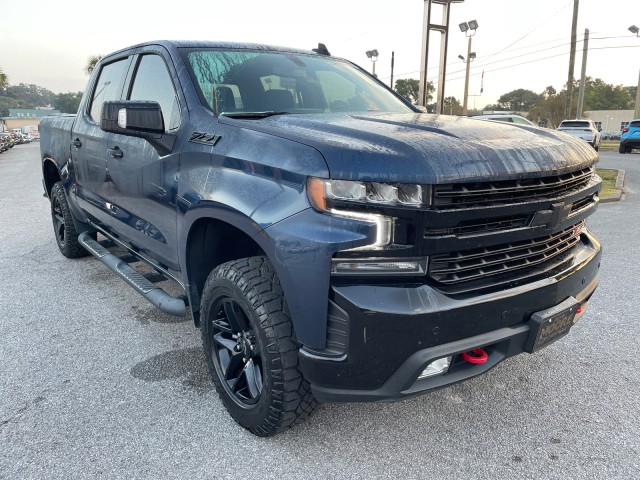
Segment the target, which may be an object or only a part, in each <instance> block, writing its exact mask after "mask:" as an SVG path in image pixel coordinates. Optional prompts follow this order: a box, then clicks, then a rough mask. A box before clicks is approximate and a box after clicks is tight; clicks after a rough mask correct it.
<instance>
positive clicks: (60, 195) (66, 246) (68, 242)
mask: <svg viewBox="0 0 640 480" xmlns="http://www.w3.org/2000/svg"><path fill="white" fill-rule="evenodd" d="M71 215H72V213H71V210H70V209H69V204H68V203H67V196H66V195H65V193H64V187H63V186H62V182H57V183H56V184H54V185H53V188H52V189H51V220H52V222H53V233H54V235H55V237H56V243H57V244H58V248H59V249H60V252H61V253H62V254H63V255H64V256H65V257H67V258H78V257H85V256H87V255H88V254H89V252H87V251H86V250H85V249H84V247H83V246H82V245H81V244H80V243H79V242H78V232H77V231H76V226H75V224H74V223H73V217H72V216H71Z"/></svg>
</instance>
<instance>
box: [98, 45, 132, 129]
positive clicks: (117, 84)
mask: <svg viewBox="0 0 640 480" xmlns="http://www.w3.org/2000/svg"><path fill="white" fill-rule="evenodd" d="M127 65H129V59H128V58H123V59H122V60H118V61H117V62H113V63H110V64H108V65H105V66H104V67H102V69H101V70H100V75H99V76H98V81H97V82H96V86H95V89H94V90H93V97H91V107H90V108H89V116H90V117H91V119H92V120H93V121H94V122H96V123H100V115H101V114H102V104H103V103H104V102H109V101H113V100H120V89H121V88H122V81H123V80H124V76H125V75H126V73H127Z"/></svg>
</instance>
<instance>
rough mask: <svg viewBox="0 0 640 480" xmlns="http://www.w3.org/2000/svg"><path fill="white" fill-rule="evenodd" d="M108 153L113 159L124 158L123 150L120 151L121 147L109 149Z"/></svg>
mask: <svg viewBox="0 0 640 480" xmlns="http://www.w3.org/2000/svg"><path fill="white" fill-rule="evenodd" d="M107 153H108V154H109V155H111V156H112V157H113V158H122V155H123V153H122V150H120V147H113V148H109V149H107Z"/></svg>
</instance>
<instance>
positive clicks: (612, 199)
mask: <svg viewBox="0 0 640 480" xmlns="http://www.w3.org/2000/svg"><path fill="white" fill-rule="evenodd" d="M625 173H626V172H625V171H624V170H618V176H617V177H616V185H615V187H616V188H617V189H618V191H617V192H616V193H614V194H613V195H611V196H610V197H606V198H601V199H600V203H609V202H618V201H620V199H621V197H622V193H623V188H624V176H625Z"/></svg>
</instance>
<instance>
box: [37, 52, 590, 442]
mask: <svg viewBox="0 0 640 480" xmlns="http://www.w3.org/2000/svg"><path fill="white" fill-rule="evenodd" d="M40 145H41V153H42V172H43V183H44V188H45V190H46V193H47V195H48V197H49V198H50V199H51V215H52V219H53V226H54V233H55V236H56V239H57V243H58V246H59V248H60V251H61V252H62V254H63V255H65V256H66V257H70V258H71V257H78V256H82V255H85V254H87V253H88V252H90V253H91V254H93V255H94V256H95V257H97V258H98V259H100V260H101V261H102V262H104V263H105V264H106V265H107V266H108V267H109V268H110V269H111V270H112V271H113V272H114V273H116V274H117V275H119V276H120V277H122V279H124V280H125V281H126V282H127V283H128V284H129V285H130V286H131V287H133V288H135V289H136V290H137V291H138V292H139V293H140V294H142V295H143V296H145V298H147V299H148V300H149V301H150V302H152V303H153V304H154V305H155V306H156V307H158V308H159V309H160V310H162V311H164V312H168V313H170V314H172V315H183V316H184V315H187V314H188V311H190V314H191V316H192V318H193V321H194V323H195V325H196V326H197V327H199V328H200V329H201V331H202V340H203V346H204V352H205V357H206V361H207V364H208V366H209V368H210V370H211V374H212V377H213V381H214V383H215V385H216V388H217V390H218V393H219V394H220V398H221V399H222V401H223V403H224V405H225V406H226V408H227V409H228V411H229V413H230V414H231V415H232V416H233V418H234V419H235V420H236V421H237V422H238V423H240V424H241V425H242V426H244V427H245V428H247V429H249V430H250V431H251V432H253V433H255V434H257V435H263V436H267V435H272V434H274V433H277V432H278V431H281V430H283V429H285V428H287V427H289V426H291V425H293V424H296V423H298V422H300V421H302V420H304V419H305V418H306V417H307V416H308V415H309V414H310V413H311V412H312V411H313V409H314V408H315V406H316V405H317V403H318V401H326V402H342V401H391V400H398V399H402V398H407V397H410V396H413V395H417V394H421V393H424V392H427V391H429V390H433V389H436V388H439V387H442V386H445V385H449V384H452V383H455V382H459V381H461V380H465V379H468V378H471V377H474V376H476V375H479V374H482V373H484V372H486V371H488V370H489V369H491V368H492V367H494V366H495V365H496V364H498V363H499V362H501V361H502V360H504V359H506V358H508V357H510V356H513V355H515V354H518V353H521V352H530V353H532V352H535V351H536V350H538V349H540V348H542V347H544V346H546V345H548V344H549V343H551V342H553V341H555V340H557V339H558V338H560V337H562V336H563V335H565V334H566V333H568V332H569V330H570V328H571V327H572V326H573V325H574V324H575V322H576V321H577V320H578V318H580V316H581V315H582V313H583V312H584V311H585V309H586V307H587V305H588V303H589V300H590V298H591V295H592V294H593V292H594V290H595V289H596V286H597V279H596V274H597V272H598V268H599V266H600V256H601V249H600V244H599V243H598V241H597V239H596V238H594V236H593V235H592V234H591V233H590V232H589V231H588V230H587V228H586V226H585V221H586V219H587V217H588V216H589V215H591V214H592V213H593V212H594V211H595V209H596V208H597V205H598V192H599V191H600V187H601V181H600V179H599V177H598V176H597V175H596V173H595V164H596V162H597V153H596V152H595V151H594V150H593V149H592V148H591V147H590V146H589V145H587V144H586V143H585V142H582V141H580V140H579V139H575V140H574V139H571V138H567V137H566V136H560V135H558V134H556V133H555V132H553V131H551V130H546V129H538V128H535V127H529V126H521V125H504V124H498V123H494V122H486V121H479V120H473V119H468V118H457V117H449V116H435V115H428V114H424V113H421V112H420V111H418V110H417V109H416V108H415V107H413V106H412V105H410V104H409V103H407V102H406V101H405V100H404V99H403V98H402V97H400V96H398V95H396V94H395V93H394V92H392V91H391V90H389V89H388V88H387V87H385V85H384V84H382V83H381V82H379V81H378V80H377V79H376V78H374V77H372V76H370V75H369V74H367V73H366V72H365V71H364V70H362V69H360V68H359V67H357V66H355V65H353V64H352V63H350V62H348V61H345V60H342V59H338V58H334V57H332V56H331V55H330V54H329V52H328V51H327V49H326V47H324V45H322V44H320V45H319V46H318V48H317V49H314V50H313V51H302V50H293V49H283V48H274V47H267V46H264V45H249V44H232V43H212V42H177V41H160V42H150V43H145V44H141V45H137V46H133V47H130V48H126V49H124V50H120V51H118V52H115V53H113V54H111V55H108V56H106V57H104V58H103V59H102V60H101V61H100V63H99V64H98V65H97V67H96V68H95V70H94V72H93V74H92V76H91V79H90V82H89V85H88V88H87V91H86V93H85V96H84V98H83V100H82V103H81V105H80V109H79V112H78V114H77V115H76V116H62V117H49V118H46V119H44V120H43V122H42V124H41V142H40ZM123 252H124V253H123ZM140 265H143V266H145V268H144V269H141V268H139V266H140ZM145 269H146V270H147V271H151V272H152V273H153V275H149V274H148V273H145ZM158 277H159V278H161V279H169V280H171V281H172V282H174V283H175V284H177V286H178V287H180V288H179V290H181V291H182V294H181V295H180V294H179V295H176V294H175V292H173V294H170V293H169V292H168V289H166V288H165V289H162V288H159V286H158V284H157V282H155V281H154V280H157V278H158ZM166 283H167V282H164V284H166Z"/></svg>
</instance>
